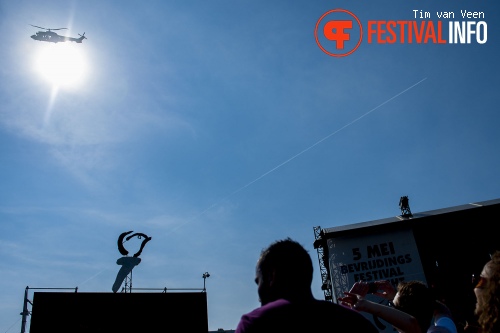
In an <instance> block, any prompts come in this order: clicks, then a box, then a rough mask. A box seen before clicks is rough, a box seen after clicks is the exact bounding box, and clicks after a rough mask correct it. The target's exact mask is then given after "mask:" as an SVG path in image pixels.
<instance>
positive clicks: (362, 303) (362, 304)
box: [338, 291, 371, 311]
mask: <svg viewBox="0 0 500 333" xmlns="http://www.w3.org/2000/svg"><path fill="white" fill-rule="evenodd" d="M344 295H345V296H344V297H339V298H338V300H339V301H340V303H341V304H342V305H345V306H347V307H350V308H351V309H355V310H358V311H367V309H368V306H369V304H370V303H371V302H370V301H368V300H365V298H364V297H363V296H361V295H357V294H354V293H351V292H347V291H344Z"/></svg>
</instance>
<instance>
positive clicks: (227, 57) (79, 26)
mask: <svg viewBox="0 0 500 333" xmlns="http://www.w3.org/2000/svg"><path fill="white" fill-rule="evenodd" d="M335 8H343V9H346V10H349V11H351V12H353V13H354V14H355V15H356V16H357V17H358V18H359V19H360V21H361V22H362V24H365V23H366V22H367V21H368V20H414V17H413V10H414V9H420V10H424V11H429V12H431V15H432V17H431V20H433V21H437V20H438V18H437V17H436V16H435V13H436V12H437V11H454V12H455V13H456V15H457V16H458V15H459V13H460V10H461V9H462V10H465V9H466V10H470V11H482V12H484V13H485V18H484V21H485V22H487V28H488V40H487V42H486V43H485V44H482V45H480V44H477V43H474V42H473V43H471V44H462V45H460V44H459V45H434V44H416V43H415V44H374V43H372V44H368V43H367V42H366V39H365V40H363V42H362V43H361V45H360V47H359V48H358V49H357V50H356V51H355V52H354V53H352V54H351V55H349V56H347V57H343V58H337V57H331V56H328V55H327V54H325V53H324V52H322V51H321V49H320V48H319V47H318V45H317V44H316V41H315V38H314V28H315V25H316V22H317V21H318V19H319V18H320V17H321V16H322V15H323V14H324V13H326V12H327V11H329V10H331V9H335ZM457 16H456V20H462V19H461V18H460V17H457ZM499 18H500V4H498V3H497V2H494V1H489V0H440V1H435V0H432V1H431V0H404V1H403V0H391V1H389V0H375V1H373V0H349V1H347V0H345V1H335V2H333V1H331V2H328V1H326V2H325V1H312V2H311V1H294V2H289V1H272V2H270V1H261V0H257V1H227V0H225V1H222V0H213V1H183V2H182V3H181V2H179V1H176V2H174V1H143V2H139V1H120V2H118V1H109V2H102V1H45V2H43V4H42V3H41V2H35V1H8V2H7V1H4V2H2V3H1V4H0V27H1V29H2V31H3V32H4V33H3V38H2V39H3V42H2V47H1V48H0V61H1V63H2V66H1V67H0V75H1V81H0V85H1V87H0V101H1V108H0V184H1V190H0V219H1V222H0V267H1V271H2V277H1V278H0V294H1V295H2V304H1V305H0V331H1V332H7V331H8V332H14V331H17V330H18V329H19V327H20V325H21V321H20V316H19V313H20V311H21V310H22V301H23V294H24V289H25V287H26V286H30V287H76V286H78V288H79V290H80V291H103V292H108V291H111V286H112V284H113V282H114V279H115V277H116V274H117V272H118V269H119V266H117V265H116V260H117V259H118V258H119V257H120V256H121V255H120V254H119V252H118V249H117V246H116V240H117V238H118V236H119V235H120V234H121V233H122V232H124V231H129V230H134V231H135V232H142V233H145V234H147V235H149V236H151V237H152V240H151V242H149V243H148V244H147V245H146V247H145V249H144V251H143V252H142V255H141V258H142V263H141V264H140V265H139V266H138V267H137V268H136V269H135V270H134V277H133V283H134V287H138V288H164V287H167V288H202V287H203V279H202V274H203V273H204V272H206V271H208V272H209V273H210V275H211V276H210V278H208V279H207V281H206V282H207V291H208V294H207V295H208V315H209V328H210V329H211V330H216V329H217V328H225V329H234V328H235V327H236V325H237V323H238V320H239V317H240V316H241V314H243V313H245V312H248V311H250V310H251V309H253V308H255V307H257V306H258V305H259V302H258V297H257V292H256V286H255V285H254V282H253V279H254V268H255V263H256V260H257V258H258V255H259V253H260V251H261V249H262V248H263V247H265V246H266V245H268V244H269V243H270V242H272V241H274V240H277V239H281V238H284V237H288V236H289V237H292V238H294V239H296V240H298V241H299V242H301V243H302V244H303V245H304V246H305V247H306V248H307V249H308V250H309V251H310V253H311V256H312V259H313V262H314V264H315V269H316V272H315V277H314V281H313V286H312V287H313V292H314V295H315V296H316V297H317V298H322V297H323V294H322V291H321V289H320V285H321V278H320V275H319V267H318V264H317V256H316V252H315V250H314V249H313V247H312V244H313V241H314V232H313V227H315V226H321V227H323V228H326V227H333V226H337V225H346V224H352V223H357V222H364V221H369V220H376V219H380V218H385V217H389V216H394V215H398V214H399V213H400V211H399V207H398V202H399V198H400V196H402V195H408V196H409V198H410V206H411V209H412V211H413V212H419V211H426V210H431V209H438V208H443V207H449V206H455V205H460V204H464V203H468V202H476V201H483V200H489V199H496V198H499V197H500V187H499V185H500V184H499V181H500V175H499V173H498V170H499V167H500V156H499V154H498V147H499V143H500V135H499V132H498V126H499V121H500V114H499V109H498V105H499V104H500V103H499V102H500V98H499V94H498V91H499V88H500V83H499V79H498V78H499V77H500V75H499V74H500V66H499V65H498V56H499V55H500V48H499V43H500V35H499V33H498V31H500V26H499V22H498V20H499ZM447 21H448V20H447V19H446V20H443V22H447ZM30 24H33V25H37V26H41V27H46V28H61V27H67V28H68V30H61V31H58V32H59V33H60V34H61V35H66V36H72V37H77V36H78V34H83V32H85V36H86V37H87V38H88V39H86V40H84V41H83V43H82V44H76V43H71V44H69V45H66V46H64V47H68V48H69V47H70V48H71V50H73V52H76V54H75V55H71V56H67V57H66V58H62V59H58V60H57V62H58V66H56V68H59V67H62V66H63V65H67V64H66V62H71V61H73V60H74V58H78V59H81V61H82V62H81V63H79V64H77V65H75V64H72V65H71V64H70V67H69V68H68V69H67V70H66V71H67V72H68V71H70V70H71V69H75V68H77V69H81V73H80V72H79V71H76V72H75V74H73V75H74V76H76V75H82V77H81V79H80V81H78V82H76V83H73V85H70V84H69V83H67V84H64V83H60V84H59V85H58V87H55V85H54V84H53V83H51V82H49V81H47V79H46V78H45V77H43V76H42V75H41V74H40V71H41V70H43V69H44V68H43V66H42V68H40V67H37V65H36V64H37V63H39V62H40V57H41V54H42V53H43V52H51V51H54V52H59V51H58V50H59V49H62V47H63V45H62V44H49V43H44V42H39V41H34V40H32V39H31V38H30V36H31V35H32V34H34V33H35V32H36V31H39V30H40V29H38V28H34V27H32V26H30ZM365 38H366V35H365ZM59 64H60V66H59ZM54 71H56V69H54V70H53V71H52V72H54ZM409 88H410V89H409ZM430 232H432V231H430ZM130 244H131V243H130ZM129 246H130V247H131V248H130V249H129V251H131V252H132V251H134V249H135V248H133V245H129ZM135 246H137V248H138V243H137V244H135Z"/></svg>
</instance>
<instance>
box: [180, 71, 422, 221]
mask: <svg viewBox="0 0 500 333" xmlns="http://www.w3.org/2000/svg"><path fill="white" fill-rule="evenodd" d="M425 80H427V78H423V79H422V80H420V81H418V82H417V83H415V84H413V85H411V86H410V87H408V88H406V89H405V90H403V91H401V92H399V93H397V94H396V95H394V96H392V97H391V98H389V99H388V100H386V101H385V102H383V103H381V104H379V105H378V106H376V107H374V108H373V109H371V110H370V111H368V112H366V113H364V114H363V115H361V116H359V117H358V118H356V119H354V120H353V121H351V122H350V123H348V124H346V125H344V126H342V127H341V128H339V129H338V130H336V131H335V132H332V133H330V134H328V135H327V136H325V137H324V138H322V139H320V140H318V141H316V142H315V143H314V144H312V145H310V146H309V147H307V148H306V149H304V150H302V151H301V152H299V153H297V154H295V155H294V156H292V157H290V158H289V159H287V160H286V161H284V162H282V163H280V164H278V165H277V166H275V167H274V168H272V169H271V170H269V171H267V172H265V173H263V174H262V175H261V176H259V177H257V178H255V179H254V180H252V181H251V182H249V183H248V184H246V185H244V186H242V187H240V188H239V189H237V190H236V191H234V192H233V193H231V194H229V195H227V196H225V197H224V198H222V199H220V200H219V201H218V202H216V203H214V204H212V205H211V206H210V207H208V208H206V209H205V210H203V211H202V212H200V213H199V214H198V215H196V216H195V217H193V218H192V219H190V220H188V221H186V222H184V223H182V224H180V225H178V226H177V227H175V228H174V229H173V230H176V229H179V228H180V227H181V226H183V225H185V224H186V223H189V222H190V221H192V220H194V219H195V218H197V217H198V216H200V215H203V214H204V213H205V212H207V211H209V210H210V209H212V208H213V207H215V206H217V205H218V204H219V203H220V202H222V201H224V200H227V199H228V198H230V197H232V196H233V195H235V194H236V193H238V192H241V191H243V190H244V189H246V188H247V187H249V186H250V185H252V184H254V183H256V182H258V181H259V180H261V179H262V178H264V177H265V176H267V175H269V174H270V173H272V172H274V171H276V170H278V169H279V168H281V167H282V166H284V165H285V164H287V163H289V162H291V161H293V160H294V159H296V158H297V157H299V156H300V155H302V154H304V153H305V152H307V151H309V150H311V149H312V148H314V147H316V146H317V145H319V144H320V143H322V142H323V141H325V140H327V139H329V138H330V137H332V136H334V135H335V134H337V133H339V132H340V131H342V130H344V129H346V128H347V127H349V126H351V125H352V124H354V123H356V122H357V121H359V120H361V119H363V118H364V117H366V116H367V115H369V114H370V113H372V112H373V111H375V110H377V109H379V108H380V107H382V106H384V105H385V104H387V103H389V102H390V101H392V100H393V99H395V98H397V97H399V96H401V95H402V94H404V93H405V92H407V91H408V90H410V89H412V88H414V87H416V86H417V85H419V84H420V83H422V82H424V81H425Z"/></svg>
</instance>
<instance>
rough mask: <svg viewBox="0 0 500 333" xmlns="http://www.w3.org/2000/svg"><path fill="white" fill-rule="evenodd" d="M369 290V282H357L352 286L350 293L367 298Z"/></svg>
mask: <svg viewBox="0 0 500 333" xmlns="http://www.w3.org/2000/svg"><path fill="white" fill-rule="evenodd" d="M369 289H370V286H369V284H368V282H365V281H359V282H355V283H354V284H353V285H352V288H351V290H349V293H351V294H356V295H360V296H363V297H364V296H366V294H368V290H369Z"/></svg>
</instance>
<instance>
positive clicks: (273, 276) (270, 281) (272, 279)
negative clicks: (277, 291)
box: [267, 268, 279, 287]
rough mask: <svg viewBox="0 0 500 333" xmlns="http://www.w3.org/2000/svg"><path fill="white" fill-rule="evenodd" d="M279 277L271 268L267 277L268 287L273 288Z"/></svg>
mask: <svg viewBox="0 0 500 333" xmlns="http://www.w3.org/2000/svg"><path fill="white" fill-rule="evenodd" d="M278 277H279V275H278V274H277V272H276V270H275V269H274V268H273V269H272V270H271V272H270V274H269V276H268V281H267V282H268V284H269V286H271V287H272V286H273V285H275V284H276V283H277V281H278Z"/></svg>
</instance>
